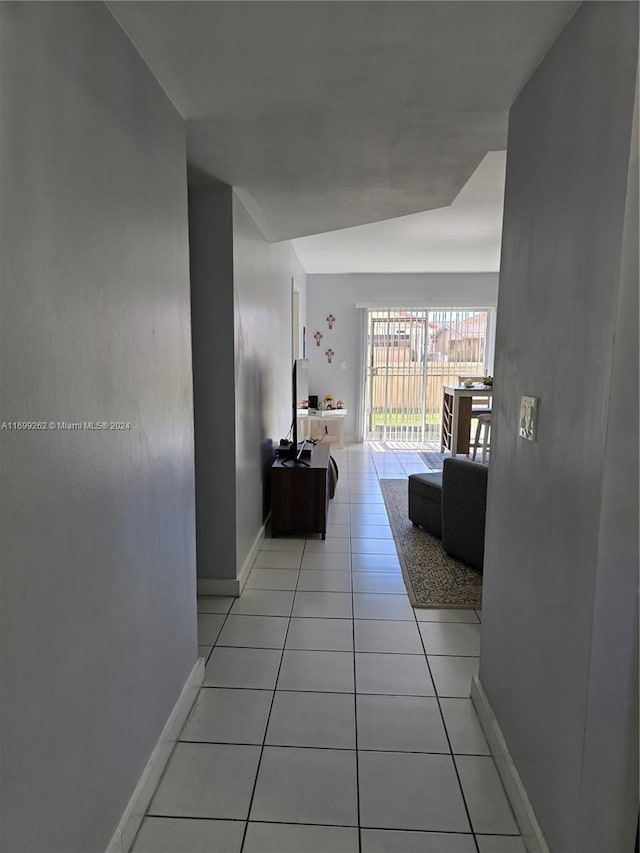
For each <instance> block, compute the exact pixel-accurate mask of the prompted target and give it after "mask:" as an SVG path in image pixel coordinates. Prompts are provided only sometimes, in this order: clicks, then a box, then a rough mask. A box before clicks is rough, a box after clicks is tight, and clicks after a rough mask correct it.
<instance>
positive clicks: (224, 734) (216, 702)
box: [180, 687, 273, 744]
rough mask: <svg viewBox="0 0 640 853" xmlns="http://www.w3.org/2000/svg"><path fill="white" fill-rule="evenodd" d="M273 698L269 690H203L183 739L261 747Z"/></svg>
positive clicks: (188, 721) (209, 688) (205, 688)
mask: <svg viewBox="0 0 640 853" xmlns="http://www.w3.org/2000/svg"><path fill="white" fill-rule="evenodd" d="M272 696H273V694H272V692H271V691H270V690H233V689H231V688H227V687H203V688H202V690H201V691H200V693H199V694H198V698H197V700H196V702H195V704H194V706H193V708H192V710H191V713H190V715H189V719H188V720H187V722H186V724H185V726H184V728H183V729H182V732H181V734H180V740H181V741H203V742H206V741H208V742H209V743H257V744H262V742H263V740H264V733H265V731H266V728H267V719H268V717H269V709H270V708H271V698H272Z"/></svg>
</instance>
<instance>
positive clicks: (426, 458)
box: [418, 450, 450, 471]
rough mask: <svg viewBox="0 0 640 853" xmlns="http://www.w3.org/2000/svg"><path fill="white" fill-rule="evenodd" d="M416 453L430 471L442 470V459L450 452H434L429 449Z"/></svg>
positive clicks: (447, 456) (446, 457)
mask: <svg viewBox="0 0 640 853" xmlns="http://www.w3.org/2000/svg"><path fill="white" fill-rule="evenodd" d="M418 455H419V456H420V458H421V459H422V461H423V462H424V463H425V464H426V466H427V468H430V469H431V470H432V471H442V465H443V463H444V460H445V459H448V458H449V455H450V454H449V453H448V451H445V452H444V453H436V452H434V451H431V450H423V451H421V452H420V453H419V454H418Z"/></svg>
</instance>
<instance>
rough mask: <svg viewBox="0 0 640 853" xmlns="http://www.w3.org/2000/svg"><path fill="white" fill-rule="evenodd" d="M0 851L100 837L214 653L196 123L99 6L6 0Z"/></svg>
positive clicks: (1, 104)
mask: <svg viewBox="0 0 640 853" xmlns="http://www.w3.org/2000/svg"><path fill="white" fill-rule="evenodd" d="M0 37H1V42H0V110H1V113H2V149H1V170H2V171H1V176H2V192H1V195H0V204H1V208H0V213H1V215H0V229H1V230H0V236H1V240H2V252H1V253H0V279H1V282H2V288H3V292H2V324H3V325H2V359H1V365H2V382H1V385H2V406H1V415H0V420H2V421H5V422H11V421H44V422H45V423H48V422H49V421H54V422H57V421H67V422H79V423H81V422H84V421H94V422H97V421H107V422H110V421H121V422H127V421H128V422H130V425H131V428H130V429H124V430H119V431H110V430H107V431H102V430H98V431H96V430H93V431H89V430H61V429H56V430H46V431H22V430H21V431H13V430H9V429H3V430H1V431H0V442H1V445H2V447H1V457H2V466H3V471H2V484H3V485H2V498H1V501H2V513H1V521H2V528H1V530H0V538H1V541H2V556H3V566H2V572H1V573H0V578H1V584H2V588H1V595H0V608H1V611H0V637H1V642H0V649H1V655H2V657H1V667H0V670H1V675H2V690H1V692H2V715H1V721H0V738H1V764H2V774H1V780H2V789H1V792H0V800H1V802H2V819H1V820H0V839H1V840H0V848H1V849H2V850H6V851H11V853H16V851H21V853H42V851H45V850H46V851H47V853H98V851H100V853H103V851H104V850H105V848H106V846H107V844H108V843H109V840H110V838H111V836H112V834H113V832H114V830H115V828H116V825H117V823H118V820H119V819H120V816H121V814H122V811H123V809H124V807H125V806H126V804H127V801H128V800H129V797H130V795H131V793H132V790H133V788H134V786H135V785H136V783H137V781H138V778H139V776H140V774H141V772H142V770H143V768H144V766H145V764H146V762H147V760H148V758H149V756H150V753H151V750H152V748H153V747H154V745H155V743H156V741H157V739H158V736H159V734H160V732H161V730H162V728H163V726H164V724H165V722H166V721H167V718H168V716H169V714H170V712H171V710H172V709H173V706H174V704H175V702H176V700H177V699H178V696H179V694H180V691H181V689H182V687H183V685H184V683H185V681H186V679H187V677H188V676H189V674H190V672H191V670H192V667H193V665H194V662H195V659H196V616H195V535H194V482H193V423H192V390H191V356H190V323H189V279H188V244H187V193H186V165H185V163H186V157H185V140H184V130H183V124H182V121H181V119H180V117H179V116H178V115H177V113H176V112H175V110H174V109H173V107H172V106H171V104H170V103H169V101H168V100H167V98H166V96H165V95H164V93H163V92H162V90H161V88H160V87H159V86H158V85H157V83H156V81H155V80H154V78H153V77H152V75H151V74H150V72H149V71H148V69H147V68H146V66H145V64H144V63H143V61H142V60H141V59H140V57H139V56H138V54H137V53H136V51H135V49H134V48H133V47H132V45H131V44H130V42H129V40H128V39H127V38H126V37H125V35H124V34H123V33H122V31H121V30H120V28H119V26H118V24H117V23H116V21H115V20H114V18H113V17H112V15H111V14H110V13H109V11H108V9H107V8H106V7H105V6H104V5H103V4H102V3H69V4H67V3H51V4H48V3H45V4H40V3H34V4H32V3H3V4H1V5H0Z"/></svg>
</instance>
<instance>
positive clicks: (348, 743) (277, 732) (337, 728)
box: [265, 690, 356, 749]
mask: <svg viewBox="0 0 640 853" xmlns="http://www.w3.org/2000/svg"><path fill="white" fill-rule="evenodd" d="M355 724H356V720H355V708H354V701H353V696H352V695H348V694H346V693H289V692H287V691H280V690H278V691H277V693H276V695H275V697H274V701H273V707H272V710H271V716H270V718H269V729H268V731H267V738H266V740H265V743H268V744H270V745H271V746H315V747H324V748H329V749H355V748H356V725H355Z"/></svg>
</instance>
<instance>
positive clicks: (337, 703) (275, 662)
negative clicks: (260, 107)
mask: <svg viewBox="0 0 640 853" xmlns="http://www.w3.org/2000/svg"><path fill="white" fill-rule="evenodd" d="M333 455H334V457H335V458H336V460H337V462H338V465H339V468H340V478H339V481H338V487H337V490H336V495H335V498H334V500H333V501H332V502H331V505H330V510H329V528H328V533H327V538H326V540H324V541H322V540H321V539H320V538H319V537H317V536H314V537H308V538H306V539H294V538H280V539H265V541H264V543H263V547H262V550H261V551H260V553H259V554H258V556H257V558H256V560H255V564H254V569H253V570H252V572H251V574H250V576H249V579H248V582H247V585H246V587H245V590H244V592H243V594H242V595H241V596H240V598H238V599H232V598H211V597H208V598H202V599H200V600H199V602H198V604H199V606H198V610H199V616H198V642H199V643H200V646H199V649H200V654H201V655H202V656H203V657H204V658H205V659H206V671H205V681H204V686H203V688H202V689H201V691H200V693H199V696H198V699H197V700H196V703H195V705H194V708H193V710H192V712H191V715H190V717H189V719H188V721H187V723H186V725H185V727H184V729H183V731H182V734H181V736H180V742H179V743H178V744H177V746H176V748H175V750H174V752H173V755H172V757H171V760H170V762H169V764H168V766H167V768H166V770H165V773H164V775H163V777H162V780H161V782H160V784H159V786H158V789H157V791H156V793H155V796H154V798H153V800H152V802H151V805H150V807H149V810H148V813H147V816H146V818H145V820H144V822H143V824H142V827H141V829H140V832H139V833H138V836H137V838H136V841H135V844H134V847H133V851H134V853H524V850H525V848H524V845H523V843H522V839H521V838H520V837H519V830H518V827H517V824H516V822H515V820H514V817H513V814H512V812H511V808H510V806H509V803H508V801H507V799H506V797H505V794H504V791H503V789H502V786H501V783H500V780H499V777H498V774H497V771H496V768H495V765H494V763H493V759H492V758H491V755H490V753H489V748H488V746H487V743H486V740H485V738H484V735H483V733H482V730H481V728H480V725H479V723H478V720H477V717H476V715H475V711H474V709H473V706H472V704H471V700H470V699H469V690H470V683H471V677H472V675H473V674H474V673H476V672H477V671H478V655H479V652H480V627H481V619H480V614H479V613H476V612H474V611H470V610H457V611H456V610H420V609H418V610H415V611H414V609H413V608H412V607H411V605H410V603H409V599H408V598H407V595H406V592H405V589H404V584H403V582H402V575H401V571H400V564H399V562H398V557H397V554H396V551H395V547H394V543H393V537H392V535H391V530H390V528H389V522H388V518H387V515H386V512H385V508H384V503H383V500H382V496H381V493H380V487H379V484H378V478H379V477H394V478H395V477H399V478H406V477H407V475H408V473H413V472H414V471H417V470H427V468H426V466H425V465H424V463H422V461H421V458H420V457H419V456H418V455H417V454H416V453H415V452H411V451H408V450H406V451H405V450H403V451H400V452H396V453H389V452H376V446H375V445H371V446H369V445H366V444H365V445H350V446H349V447H348V448H346V449H344V450H335V451H333Z"/></svg>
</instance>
